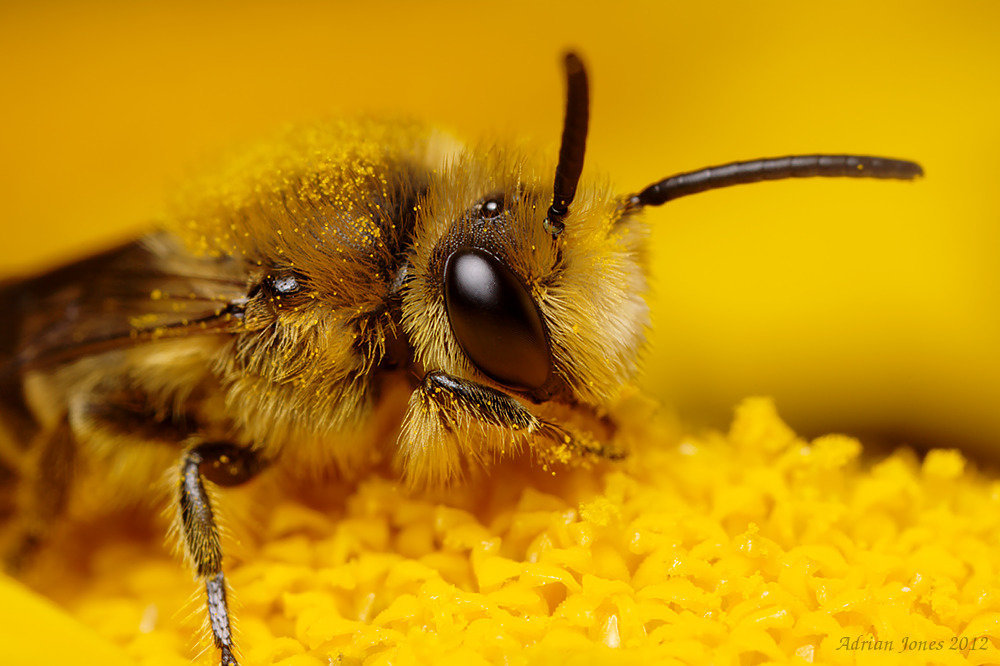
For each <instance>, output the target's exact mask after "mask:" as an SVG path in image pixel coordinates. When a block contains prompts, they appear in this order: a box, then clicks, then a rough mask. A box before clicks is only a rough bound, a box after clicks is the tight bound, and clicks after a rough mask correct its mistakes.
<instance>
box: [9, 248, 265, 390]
mask: <svg viewBox="0 0 1000 666" xmlns="http://www.w3.org/2000/svg"><path fill="white" fill-rule="evenodd" d="M245 293H246V276H245V274H243V272H242V270H241V268H240V267H239V266H238V265H237V262H235V261H233V260H232V259H229V258H201V257H191V256H190V255H188V254H186V253H183V252H180V251H179V250H178V249H177V248H176V247H174V245H173V242H172V241H171V240H170V239H169V238H168V237H167V236H165V235H153V236H149V237H146V238H144V239H141V240H138V241H134V242H130V243H127V244H125V245H121V246H119V247H116V248H113V249H111V250H108V251H105V252H102V253H100V254H98V255H95V256H92V257H88V258H86V259H83V260H80V261H77V262H75V263H72V264H69V265H67V266H64V267H62V268H59V269H56V270H54V271H52V272H50V273H46V274H44V275H40V276H38V277H34V278H29V279H26V280H20V281H10V282H7V283H4V284H2V285H0V311H2V312H4V313H5V318H7V320H8V322H9V323H10V325H8V326H5V327H3V329H4V330H3V332H2V333H0V373H2V374H9V373H8V372H5V371H4V370H10V369H25V368H31V367H41V366H51V365H55V364H59V363H63V362H66V361H71V360H74V359H77V358H81V357H83V356H87V355H90V354H95V353H100V352H103V351H108V350H112V349H119V348H123V347H128V346H132V345H135V344H140V343H142V342H144V341H150V340H155V339H160V338H163V337H170V336H174V337H176V336H182V335H189V334H195V333H200V332H207V331H217V330H223V329H226V328H231V327H232V324H233V317H231V316H228V315H229V313H231V304H232V303H233V302H234V301H236V302H238V301H239V300H240V299H241V298H242V297H243V296H245Z"/></svg>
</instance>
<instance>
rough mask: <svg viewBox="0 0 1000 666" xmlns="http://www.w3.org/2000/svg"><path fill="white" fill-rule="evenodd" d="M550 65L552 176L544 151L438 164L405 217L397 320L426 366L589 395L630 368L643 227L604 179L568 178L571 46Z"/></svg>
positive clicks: (576, 119)
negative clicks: (407, 231) (562, 96)
mask: <svg viewBox="0 0 1000 666" xmlns="http://www.w3.org/2000/svg"><path fill="white" fill-rule="evenodd" d="M564 65H565V71H566V80H567V103H566V115H565V122H564V126H563V134H562V144H561V148H560V151H559V158H558V164H557V165H556V166H555V169H554V171H555V178H554V180H553V178H552V173H553V165H552V163H551V162H550V161H549V160H548V159H545V158H542V159H539V158H538V157H537V156H532V155H530V154H523V153H522V154H519V153H517V152H516V151H514V150H512V149H511V148H509V147H500V146H480V147H477V148H476V149H473V150H469V151H467V152H464V153H461V154H459V155H458V156H457V157H455V158H454V159H453V160H452V161H451V162H450V163H448V164H447V165H446V167H445V168H444V169H443V170H442V174H441V178H440V179H437V180H434V181H432V182H431V183H430V186H429V188H428V191H427V195H426V197H425V198H424V201H423V205H422V207H421V210H420V212H419V214H418V219H417V223H416V228H417V230H418V232H417V237H418V238H420V239H421V244H420V246H418V247H416V248H415V259H414V261H413V267H412V269H413V275H412V279H411V281H410V282H409V283H408V288H407V295H406V297H405V298H404V306H403V315H404V317H403V324H404V328H405V329H406V332H407V335H408V337H409V339H410V340H411V342H412V343H413V347H414V352H415V354H416V357H417V358H418V360H419V361H420V362H421V363H422V365H423V366H424V367H426V368H435V369H442V370H444V371H446V372H449V373H451V374H455V375H458V376H462V377H466V378H469V379H473V380H476V381H480V382H484V383H493V384H496V385H498V386H500V387H502V388H504V389H506V390H509V391H514V392H517V393H520V394H522V395H524V396H526V397H527V398H529V399H531V400H533V401H535V402H545V401H549V400H557V401H562V402H585V403H589V404H600V403H603V402H606V401H607V400H608V399H610V398H611V397H612V396H613V395H614V394H615V393H616V392H617V391H618V390H619V389H620V388H621V387H622V386H623V385H624V384H626V383H627V382H628V381H629V380H630V379H631V378H632V377H633V375H634V374H635V372H636V361H637V356H638V353H639V350H640V349H641V347H642V343H643V340H644V329H645V327H646V326H647V324H648V321H649V313H648V308H647V306H646V303H645V301H644V299H643V294H644V293H645V291H646V276H645V269H644V266H643V262H642V255H643V249H642V247H643V236H644V234H643V230H642V228H641V227H640V225H639V223H638V222H637V220H636V218H635V216H634V215H631V213H628V212H627V211H626V210H625V208H624V207H623V206H622V205H621V200H620V197H618V196H616V195H615V194H614V192H613V191H612V190H611V188H610V187H608V186H607V185H605V184H603V183H601V182H599V181H594V180H586V179H585V180H583V181H582V182H581V175H582V171H583V158H584V151H585V146H586V136H587V124H588V116H589V110H588V104H589V93H588V83H587V75H586V71H585V69H584V67H583V63H582V61H581V60H580V58H579V57H578V56H576V55H575V54H572V53H570V54H567V55H566V57H565V60H564ZM578 190H579V194H578Z"/></svg>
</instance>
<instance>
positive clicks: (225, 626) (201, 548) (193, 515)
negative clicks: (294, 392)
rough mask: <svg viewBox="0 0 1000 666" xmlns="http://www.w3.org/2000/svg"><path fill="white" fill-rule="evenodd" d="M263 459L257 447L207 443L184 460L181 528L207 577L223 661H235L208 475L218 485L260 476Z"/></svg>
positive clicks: (226, 665) (230, 664)
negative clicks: (257, 453) (207, 488)
mask: <svg viewBox="0 0 1000 666" xmlns="http://www.w3.org/2000/svg"><path fill="white" fill-rule="evenodd" d="M265 466H266V465H265V463H264V461H263V460H261V459H260V458H259V457H258V456H257V455H256V454H255V453H254V452H253V451H251V450H249V449H246V448H240V447H238V446H234V445H232V444H227V443H222V442H207V443H204V444H198V445H196V446H194V447H192V448H190V449H188V450H187V451H186V452H185V454H184V457H183V459H182V460H181V465H180V480H179V488H178V490H179V493H178V504H179V507H180V529H181V534H182V536H183V539H184V545H185V547H186V549H187V553H188V555H189V556H190V558H191V561H192V563H193V564H194V567H195V571H196V572H197V574H198V577H199V578H201V579H203V580H204V581H205V592H206V595H207V597H208V620H209V624H210V625H211V628H212V640H213V641H214V643H215V646H216V647H217V648H218V649H219V653H220V663H221V665H222V666H237V662H236V657H235V654H234V653H235V647H234V642H233V634H232V625H231V623H230V619H229V604H228V602H227V600H226V577H225V575H224V574H223V573H222V544H221V543H220V541H219V528H218V526H217V525H216V521H215V515H214V513H213V511H212V504H211V502H210V501H209V498H208V493H207V492H206V491H205V485H204V480H205V479H208V480H209V481H211V482H213V483H216V484H218V485H220V486H226V487H229V486H237V485H240V484H242V483H245V482H246V481H249V480H250V479H252V478H253V477H254V476H256V475H257V473H258V472H260V471H261V470H262V469H263V468H264V467H265Z"/></svg>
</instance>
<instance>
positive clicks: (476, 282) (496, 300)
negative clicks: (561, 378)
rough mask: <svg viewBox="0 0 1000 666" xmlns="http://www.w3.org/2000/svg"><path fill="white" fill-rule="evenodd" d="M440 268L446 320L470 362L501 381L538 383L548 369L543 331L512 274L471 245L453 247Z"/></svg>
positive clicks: (530, 385) (520, 384) (514, 384)
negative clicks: (468, 246)
mask: <svg viewBox="0 0 1000 666" xmlns="http://www.w3.org/2000/svg"><path fill="white" fill-rule="evenodd" d="M444 274H445V277H444V299H445V307H446V309H447V311H448V321H449V322H450V324H451V330H452V331H454V333H455V337H456V338H457V339H458V343H459V344H460V345H461V346H462V349H463V350H464V351H465V353H466V355H467V356H468V357H469V359H470V360H471V361H472V362H473V364H475V366H476V367H477V368H479V369H480V370H481V371H482V372H483V374H485V375H487V376H488V377H490V378H491V379H493V380H494V381H496V382H498V383H500V384H504V385H506V386H511V387H515V388H523V389H537V388H540V387H541V386H542V385H543V384H544V383H545V381H546V380H547V379H548V378H549V373H550V372H551V371H552V356H551V354H550V353H549V341H548V335H547V334H546V331H545V326H544V324H543V323H542V315H541V313H540V312H539V311H538V306H537V305H536V304H535V302H534V300H532V298H531V295H530V294H529V293H528V290H527V289H526V288H525V287H524V285H523V284H522V283H521V281H520V280H519V279H518V278H517V276H516V275H514V273H513V272H512V271H511V270H510V269H509V268H507V267H506V266H505V265H504V264H503V263H501V261H500V260H499V259H497V258H496V257H494V256H493V255H492V254H490V253H488V252H485V251H483V250H479V249H476V248H467V249H463V250H457V251H455V252H454V253H452V255H451V256H449V257H448V261H447V262H446V264H445V268H444Z"/></svg>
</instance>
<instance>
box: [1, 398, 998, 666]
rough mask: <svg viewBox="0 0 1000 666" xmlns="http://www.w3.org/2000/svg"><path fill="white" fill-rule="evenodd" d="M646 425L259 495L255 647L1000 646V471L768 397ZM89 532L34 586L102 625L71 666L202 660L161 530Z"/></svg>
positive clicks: (367, 656)
mask: <svg viewBox="0 0 1000 666" xmlns="http://www.w3.org/2000/svg"><path fill="white" fill-rule="evenodd" d="M646 421H647V423H645V424H644V425H642V426H641V427H640V426H638V425H636V426H627V427H626V428H625V431H626V432H625V437H628V438H631V439H634V440H635V444H634V446H633V450H632V454H631V455H630V457H629V458H628V459H627V460H626V461H625V462H624V463H621V464H617V465H606V466H601V467H598V468H595V469H590V470H586V469H572V470H565V471H563V472H560V473H559V474H558V475H557V476H556V477H554V478H553V477H552V476H550V475H549V474H547V473H545V472H542V471H540V470H532V469H529V468H528V467H527V464H526V463H525V462H524V461H521V462H520V463H517V462H514V463H509V464H502V465H500V466H499V467H497V468H495V469H494V470H493V472H492V473H491V474H490V475H489V476H488V477H486V478H484V479H483V480H482V481H480V482H477V483H474V484H469V485H466V486H461V487H456V488H453V489H450V490H448V491H446V492H437V493H434V494H433V496H432V495H431V494H427V495H421V494H412V493H409V492H408V491H407V490H406V489H405V488H404V487H403V486H402V485H401V484H400V483H399V482H398V481H397V480H395V479H394V478H392V477H391V476H388V475H381V474H372V475H370V476H368V477H366V478H364V479H363V480H361V481H359V482H358V483H357V484H356V486H355V487H353V488H352V489H351V490H350V491H349V492H346V495H345V491H343V489H340V490H339V492H333V491H331V494H330V495H329V496H322V497H315V496H311V497H309V498H305V497H296V498H294V499H293V498H292V497H287V498H286V499H283V500H281V501H280V502H277V503H274V506H273V507H270V508H267V509H264V510H258V511H257V512H256V513H255V514H253V515H254V516H255V518H254V520H256V521H259V525H258V529H256V530H254V529H253V528H251V527H250V526H249V525H244V524H237V525H234V528H233V531H234V532H237V533H239V534H240V535H241V536H242V537H243V538H244V541H247V543H244V544H243V545H242V546H240V547H237V548H235V549H234V550H232V551H231V557H230V560H229V561H228V563H227V571H228V575H229V580H230V583H231V586H232V588H233V597H234V610H235V614H236V616H237V618H238V637H239V641H240V646H241V650H242V653H243V661H244V663H245V664H247V665H251V664H281V665H283V666H312V665H317V666H318V665H326V664H330V663H347V664H349V663H357V664H361V663H363V664H371V665H375V664H427V663H435V664H458V665H461V666H471V665H472V664H485V663H507V664H533V663H648V664H654V663H655V664H674V663H676V664H704V663H709V662H712V663H719V664H728V663H738V664H761V663H830V664H852V663H862V664H864V663H872V664H875V663H877V664H879V665H880V666H882V665H888V664H912V663H941V664H991V663H1000V651H998V649H997V646H998V644H1000V540H998V539H1000V481H998V480H997V479H995V478H991V477H988V476H985V475H984V474H982V473H980V472H977V471H976V470H975V469H973V466H972V465H971V464H970V463H968V462H967V461H966V460H965V459H964V458H963V457H962V455H961V454H960V453H958V452H957V451H950V450H936V451H932V452H930V453H928V454H927V455H926V456H925V457H924V459H923V461H921V460H920V459H919V458H918V456H917V455H915V454H914V453H913V452H911V451H908V450H899V451H897V452H894V453H892V454H891V455H889V456H888V457H882V458H879V459H872V458H868V457H866V456H865V455H864V453H863V451H862V447H861V445H860V444H859V443H858V442H857V441H856V440H854V439H852V438H849V437H845V436H840V435H831V436H825V437H819V438H817V439H815V440H812V441H806V440H803V439H800V438H798V437H796V436H795V434H794V433H793V432H792V431H791V430H790V429H789V428H788V427H787V426H786V425H785V424H784V423H782V422H781V421H780V419H779V418H778V417H777V415H776V414H775V411H774V408H773V406H772V405H771V403H770V402H769V401H767V400H761V399H755V400H748V401H746V402H744V403H743V404H742V405H741V406H740V407H739V409H738V410H737V416H736V420H735V422H734V423H733V426H732V428H731V430H730V432H729V433H728V435H725V436H723V435H720V434H708V435H705V436H700V437H694V436H686V437H677V436H675V435H674V434H673V431H672V430H671V429H670V427H669V426H668V425H666V424H665V422H664V420H662V419H653V420H652V421H649V420H648V419H647V420H646ZM251 491H252V489H251ZM251 491H248V494H250V495H252V492H251ZM90 529H91V531H93V530H94V527H93V526H91V528H90ZM125 532H127V530H125ZM253 534H257V535H258V537H259V538H257V539H256V540H254V541H253V542H252V543H250V542H249V541H250V539H251V538H252V537H251V536H250V535H253ZM72 539H76V541H73V540H72ZM80 539H81V537H80V532H76V533H74V534H73V535H72V537H71V536H69V535H64V536H63V537H62V543H63V545H62V546H61V548H63V550H62V551H61V552H56V553H50V554H49V555H48V556H47V558H46V560H45V562H43V563H42V564H40V565H39V569H38V571H37V572H36V578H35V582H34V585H35V586H36V588H37V589H38V590H39V591H41V592H42V593H43V594H47V595H50V596H52V597H54V598H55V599H57V600H58V602H59V603H60V604H61V605H62V607H63V608H65V609H66V612H67V613H68V614H69V615H70V616H73V617H75V618H76V619H77V620H78V621H79V622H80V623H81V624H82V625H86V626H89V627H90V628H91V629H92V630H93V631H94V632H95V633H96V634H98V635H99V636H102V637H103V645H98V644H99V643H101V641H97V640H94V641H92V643H94V644H95V645H96V647H95V646H91V645H90V644H84V643H82V642H78V643H77V644H78V645H79V646H80V648H79V649H80V650H85V651H86V653H85V654H80V652H79V651H77V652H75V653H65V654H74V657H73V659H74V663H77V664H79V663H112V661H110V660H109V658H108V657H107V656H99V655H101V654H102V653H101V652H100V650H101V649H104V650H105V651H109V650H110V651H114V650H115V649H116V648H117V650H118V651H119V652H120V653H122V654H123V655H126V656H127V657H130V658H131V659H133V660H135V662H136V663H138V664H142V665H144V666H167V665H181V664H186V663H189V662H190V660H191V659H193V658H196V659H197V663H204V664H211V663H214V660H215V659H216V656H215V654H214V652H213V651H212V650H210V649H209V650H206V651H204V652H202V653H201V654H200V656H199V652H198V649H199V648H198V647H197V640H196V639H195V638H194V636H201V635H202V634H201V617H202V615H203V612H202V609H201V607H200V605H199V604H200V600H191V599H190V598H189V597H190V594H191V592H192V591H193V590H194V589H195V585H194V584H193V583H192V582H191V577H190V574H188V573H187V572H186V571H184V570H183V569H182V567H181V566H180V565H179V564H178V563H177V562H175V561H174V560H173V558H172V557H171V556H170V555H169V554H168V553H167V552H166V551H165V549H163V548H162V547H161V546H160V545H159V542H158V540H156V539H155V538H143V539H139V538H136V537H135V536H134V535H131V536H129V535H128V534H125V535H121V536H107V535H102V537H101V538H99V539H93V540H92V541H88V540H86V539H84V540H83V545H81V543H80ZM74 543H75V544H76V545H75V546H72V545H70V544H74ZM60 567H61V568H60ZM12 589H14V588H12ZM4 590H5V588H0V595H3V596H4V597H5V600H4V601H5V603H3V604H0V605H2V606H3V607H4V608H5V609H6V610H7V611H10V610H11V608H10V607H11V604H14V605H15V607H16V608H17V611H16V612H17V613H18V614H19V617H20V619H21V620H22V621H21V622H20V623H18V624H16V625H15V626H16V627H17V629H16V631H17V632H18V633H17V635H16V636H6V637H0V638H3V639H4V640H5V642H6V644H7V645H10V644H11V641H17V643H18V644H19V645H22V646H24V645H43V644H45V643H46V641H47V642H49V643H51V644H52V647H50V648H48V651H39V659H38V661H36V662H31V661H21V662H19V663H39V664H42V663H54V662H52V661H51V659H50V657H51V656H52V655H53V654H63V653H60V652H59V650H60V647H59V641H58V640H57V639H53V638H52V637H51V635H49V634H48V633H47V630H46V629H45V627H44V625H43V624H42V623H45V622H48V621H49V619H50V618H48V617H47V616H46V615H45V612H48V613H54V612H55V611H51V610H50V611H40V610H39V609H38V608H37V607H36V605H35V602H34V601H32V600H31V599H28V598H25V597H24V593H23V592H18V591H16V589H15V591H14V592H7V591H4ZM19 595H20V596H19ZM7 597H9V598H10V600H9V601H7V599H6V598H7ZM18 604H19V605H18ZM60 621H61V622H64V623H65V622H68V621H69V619H68V618H62V619H60ZM77 626H78V625H77ZM5 629H9V627H5ZM79 630H80V631H82V632H86V631H87V629H86V628H85V627H79ZM32 631H35V632H37V633H31V632H32ZM952 648H955V649H952ZM23 652H25V651H24V650H22V651H21V652H19V653H18V654H21V653H23ZM27 652H28V653H29V654H30V653H31V650H28V651H27ZM123 659H125V657H123ZM122 663H127V659H126V660H124V661H122Z"/></svg>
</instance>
